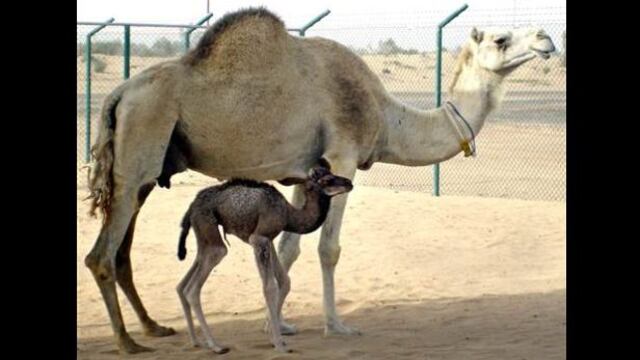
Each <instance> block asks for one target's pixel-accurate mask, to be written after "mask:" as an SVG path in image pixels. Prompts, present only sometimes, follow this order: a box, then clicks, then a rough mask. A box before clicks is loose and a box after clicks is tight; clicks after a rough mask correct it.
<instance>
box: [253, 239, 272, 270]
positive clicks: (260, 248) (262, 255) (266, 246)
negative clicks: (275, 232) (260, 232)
mask: <svg viewBox="0 0 640 360" xmlns="http://www.w3.org/2000/svg"><path fill="white" fill-rule="evenodd" d="M249 243H251V245H252V246H253V249H254V252H255V254H256V257H257V260H258V261H259V262H260V265H263V266H269V263H270V261H271V240H270V239H268V238H266V237H263V236H255V237H251V238H250V239H249Z"/></svg>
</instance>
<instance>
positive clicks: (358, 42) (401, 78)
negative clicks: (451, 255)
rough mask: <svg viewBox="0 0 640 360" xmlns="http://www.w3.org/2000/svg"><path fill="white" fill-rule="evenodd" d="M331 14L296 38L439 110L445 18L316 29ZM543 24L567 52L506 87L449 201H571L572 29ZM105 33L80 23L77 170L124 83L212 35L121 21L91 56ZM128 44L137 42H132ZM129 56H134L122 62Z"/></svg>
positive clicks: (446, 182)
mask: <svg viewBox="0 0 640 360" xmlns="http://www.w3.org/2000/svg"><path fill="white" fill-rule="evenodd" d="M467 12H470V11H467ZM467 12H465V13H463V14H462V15H461V16H460V21H459V20H458V19H456V20H455V21H453V22H452V23H450V24H449V25H447V27H446V31H445V32H444V33H443V50H442V53H441V55H442V62H441V66H442V80H443V84H445V85H446V84H448V80H450V75H451V71H452V70H453V60H454V59H455V56H456V54H457V52H458V51H459V47H460V46H461V45H463V43H464V41H466V39H467V37H468V34H469V30H470V29H471V25H470V24H469V21H468V20H467V19H465V18H464V17H465V16H466V15H465V14H466V13H467ZM328 14H329V12H328V11H326V12H325V13H323V14H321V15H320V16H318V17H317V18H316V19H313V20H311V21H310V22H309V23H308V24H307V25H305V26H301V27H298V28H290V29H288V30H289V31H291V32H294V33H297V34H298V35H300V36H305V35H312V36H322V37H325V38H329V39H333V40H336V41H338V42H340V43H342V44H344V45H346V46H348V47H350V48H351V49H352V50H353V51H354V52H356V53H358V54H359V55H360V56H361V57H362V59H363V60H364V61H365V63H367V65H368V66H369V68H370V69H371V70H372V71H373V72H374V73H376V74H377V75H378V76H379V77H380V79H381V81H382V82H383V84H384V85H385V87H386V89H387V90H388V91H389V92H390V93H391V94H392V95H393V96H395V97H396V98H398V99H400V100H401V101H403V102H405V103H407V104H410V105H412V106H415V107H418V108H423V109H428V108H433V107H435V106H436V105H437V102H436V101H437V94H436V92H435V91H434V89H435V87H436V76H435V74H436V71H435V70H436V65H437V64H436V61H437V52H436V50H435V48H434V47H433V44H435V43H436V37H437V21H439V20H441V19H442V17H441V18H439V19H438V18H435V17H433V18H430V19H429V20H428V21H424V22H421V21H419V20H416V19H415V18H411V17H410V16H407V17H406V18H407V19H408V20H407V23H415V24H419V26H404V25H398V26H395V27H394V26H391V25H387V24H384V25H385V26H375V25H376V24H371V26H364V25H363V26H360V25H358V24H356V23H354V22H351V23H350V22H349V19H345V16H335V17H336V18H338V19H339V20H340V24H341V25H342V27H341V26H339V25H337V24H336V21H334V15H332V16H329V17H328V18H327V20H323V21H321V22H319V23H318V24H317V25H316V23H317V22H318V21H319V20H320V19H322V18H324V17H325V16H327V15H328ZM360 16H362V15H360ZM416 16H420V14H417V15H416ZM486 16H487V21H486V23H487V24H490V25H492V26H497V25H500V22H498V20H496V19H495V18H494V17H493V15H492V13H491V12H487V13H486ZM529 20H532V19H529ZM529 20H527V17H526V16H522V15H520V16H519V17H518V22H519V23H522V24H526V23H528V22H534V21H529ZM537 23H538V25H539V26H542V27H543V28H545V30H546V31H547V32H548V33H549V34H550V35H551V36H552V38H553V41H554V43H555V44H556V46H557V48H558V49H559V53H558V54H556V55H555V56H553V57H552V58H551V59H550V60H547V61H546V62H543V61H541V60H532V61H530V62H529V63H527V64H525V65H524V66H522V67H521V68H520V69H518V70H516V71H515V72H514V74H512V75H511V76H510V77H509V78H508V79H507V81H506V84H505V90H506V96H505V98H504V101H503V104H502V106H501V108H500V109H498V110H495V111H494V112H493V113H492V114H491V115H490V116H489V118H488V119H487V122H486V123H485V126H484V127H483V130H482V132H481V134H480V135H479V136H478V139H477V141H476V145H477V149H478V157H477V158H474V159H472V158H464V157H463V156H462V155H459V156H456V157H455V158H453V159H450V160H448V161H446V162H444V163H442V164H441V169H440V177H441V184H440V189H439V190H440V191H441V193H442V194H443V195H464V196H491V197H509V198H520V199H531V200H552V201H564V200H565V184H566V181H565V176H566V165H565V159H566V155H565V154H566V142H565V133H566V131H565V130H566V90H565V79H566V75H565V74H566V69H565V64H564V54H565V44H564V38H563V36H562V34H563V33H564V31H565V29H566V25H565V22H564V21H562V20H558V19H553V20H550V21H549V22H548V23H544V22H543V23H541V22H540V21H537ZM345 24H347V25H346V27H345ZM99 25H104V23H94V22H79V23H78V34H77V42H78V57H77V68H78V74H77V75H78V83H77V84H78V85H77V98H78V109H77V139H78V152H77V155H78V156H77V161H78V164H79V165H82V164H83V163H84V161H85V156H86V154H87V153H86V151H87V149H86V145H87V144H90V143H92V141H93V138H94V136H95V133H96V132H95V130H96V129H97V122H98V121H97V120H98V119H97V115H98V114H99V113H100V111H99V110H100V106H101V104H102V101H103V99H104V97H105V96H106V95H107V94H108V93H109V92H110V91H111V90H113V89H114V88H115V87H116V86H117V85H118V84H119V83H121V82H122V80H123V78H126V77H127V76H129V75H131V76H133V75H135V74H136V73H138V72H139V71H141V70H143V69H144V68H146V67H149V66H151V65H153V64H156V63H158V62H161V61H166V60H168V59H170V58H175V57H177V56H180V55H182V54H183V53H184V51H185V33H186V31H188V30H192V31H193V33H192V34H191V36H190V41H189V46H191V44H194V43H196V42H197V39H198V38H199V37H200V36H202V34H203V32H204V30H205V29H206V27H205V26H198V25H167V24H137V23H118V22H115V21H114V22H113V23H110V24H107V25H106V27H105V28H104V29H102V30H101V31H99V32H97V33H95V34H93V35H92V37H91V44H92V45H91V52H90V55H88V56H87V47H88V46H89V45H88V44H89V43H88V42H87V35H88V34H89V32H90V31H91V30H92V29H94V28H95V27H96V26H99ZM474 25H478V26H482V25H483V23H482V21H480V23H478V22H475V23H474ZM502 25H503V26H504V27H512V26H513V25H514V24H513V23H512V22H511V21H510V19H509V21H504V22H503V23H502ZM310 26H313V27H311V28H310ZM125 29H126V30H125ZM127 33H128V34H127ZM125 39H129V40H128V43H127V41H125ZM126 53H128V56H123V55H125V54H126ZM86 60H88V61H86ZM87 75H89V76H87ZM444 87H445V88H446V86H444ZM443 99H446V93H443ZM91 130H94V131H91ZM433 180H434V178H433V173H432V169H431V167H404V166H395V165H388V164H375V165H374V166H373V168H371V169H370V170H369V171H366V172H360V171H358V173H357V175H356V184H362V185H369V186H382V187H387V188H392V189H399V190H410V191H421V192H432V191H434V190H435V189H434V184H433Z"/></svg>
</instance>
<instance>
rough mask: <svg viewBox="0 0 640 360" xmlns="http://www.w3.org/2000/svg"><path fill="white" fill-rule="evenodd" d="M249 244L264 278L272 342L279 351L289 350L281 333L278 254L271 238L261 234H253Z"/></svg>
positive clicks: (263, 284) (263, 283)
mask: <svg viewBox="0 0 640 360" xmlns="http://www.w3.org/2000/svg"><path fill="white" fill-rule="evenodd" d="M249 244H251V246H253V253H254V255H255V258H256V264H257V266H258V271H259V272H260V278H261V279H262V290H263V293H264V298H265V301H266V303H267V309H268V310H269V323H270V325H271V342H272V344H273V346H275V348H276V350H277V351H280V352H288V350H287V347H286V344H285V343H284V341H283V340H282V335H281V334H280V326H278V324H280V317H279V314H278V298H279V294H278V293H279V289H278V284H277V283H276V278H275V270H274V267H273V260H272V258H273V257H275V256H277V255H276V254H275V253H272V252H271V246H272V245H271V239H269V238H267V237H265V236H261V235H251V236H250V237H249Z"/></svg>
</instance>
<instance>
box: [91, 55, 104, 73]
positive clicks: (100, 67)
mask: <svg viewBox="0 0 640 360" xmlns="http://www.w3.org/2000/svg"><path fill="white" fill-rule="evenodd" d="M91 64H92V65H93V71H95V72H97V73H103V72H104V70H105V69H106V68H107V63H106V62H105V61H103V60H100V59H98V58H97V57H93V56H92V57H91Z"/></svg>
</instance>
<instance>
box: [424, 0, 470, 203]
mask: <svg viewBox="0 0 640 360" xmlns="http://www.w3.org/2000/svg"><path fill="white" fill-rule="evenodd" d="M468 7H469V5H467V4H464V5H463V6H462V7H460V8H459V9H458V10H456V11H454V12H453V13H452V14H451V15H449V16H447V17H446V18H445V19H444V20H442V21H441V22H440V23H439V24H438V34H437V36H436V107H440V106H441V105H442V93H441V89H442V29H443V28H444V27H445V26H447V24H448V23H450V22H451V20H453V19H455V18H456V17H457V16H458V15H460V14H461V13H462V12H463V11H465V10H467V8H468ZM433 195H434V196H440V163H437V164H435V165H433Z"/></svg>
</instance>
